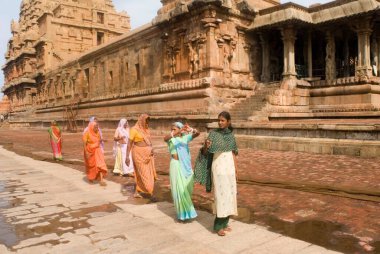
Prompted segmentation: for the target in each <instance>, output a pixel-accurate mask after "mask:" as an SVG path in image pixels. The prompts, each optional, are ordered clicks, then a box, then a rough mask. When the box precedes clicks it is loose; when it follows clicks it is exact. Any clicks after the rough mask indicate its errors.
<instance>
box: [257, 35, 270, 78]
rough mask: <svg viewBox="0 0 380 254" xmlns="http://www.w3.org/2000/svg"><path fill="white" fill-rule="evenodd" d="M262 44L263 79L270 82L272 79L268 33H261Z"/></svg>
mask: <svg viewBox="0 0 380 254" xmlns="http://www.w3.org/2000/svg"><path fill="white" fill-rule="evenodd" d="M259 36H260V44H261V48H262V54H261V57H262V63H261V77H260V79H261V81H263V82H268V81H269V80H270V70H269V54H270V51H269V42H268V35H267V34H264V33H261V34H260V35H259Z"/></svg>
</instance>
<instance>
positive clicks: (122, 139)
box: [113, 118, 134, 177]
mask: <svg viewBox="0 0 380 254" xmlns="http://www.w3.org/2000/svg"><path fill="white" fill-rule="evenodd" d="M128 140H129V125H128V121H127V119H125V118H123V119H121V120H120V122H119V125H118V127H117V129H116V131H115V135H114V146H113V154H114V157H115V167H114V169H113V173H114V174H116V175H122V176H131V177H132V176H134V167H133V163H130V164H129V166H127V164H125V159H126V153H127V146H128ZM129 157H130V161H132V155H130V156H129Z"/></svg>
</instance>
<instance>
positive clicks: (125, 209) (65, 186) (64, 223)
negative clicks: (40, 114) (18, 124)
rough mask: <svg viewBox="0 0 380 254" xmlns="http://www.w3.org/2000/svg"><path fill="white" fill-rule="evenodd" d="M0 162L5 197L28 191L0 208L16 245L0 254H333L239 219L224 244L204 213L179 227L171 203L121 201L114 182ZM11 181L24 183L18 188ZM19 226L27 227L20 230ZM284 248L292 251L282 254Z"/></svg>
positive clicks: (3, 154)
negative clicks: (302, 253) (304, 253)
mask: <svg viewBox="0 0 380 254" xmlns="http://www.w3.org/2000/svg"><path fill="white" fill-rule="evenodd" d="M0 163H1V169H0V170H1V174H0V183H2V185H3V186H2V187H3V188H4V190H5V191H8V192H10V193H15V192H17V193H18V192H20V193H23V191H22V190H24V191H25V192H28V193H27V194H25V195H23V196H22V200H20V201H19V203H17V204H15V206H14V207H11V206H8V207H7V206H5V207H2V208H0V217H2V216H3V217H4V216H6V215H10V214H11V216H10V217H7V218H6V222H5V223H7V224H9V225H11V226H12V227H13V231H12V232H9V235H12V234H13V235H14V237H15V238H16V240H17V241H16V242H15V243H14V244H12V245H10V246H7V247H8V248H7V247H5V246H4V245H1V244H0V253H28V254H33V253H36V254H37V253H38V254H40V253H202V254H203V253H254V252H252V251H253V250H254V249H255V248H264V249H265V250H268V251H270V250H272V249H271V243H273V247H274V248H275V249H276V251H277V252H272V253H298V250H301V249H302V250H303V249H305V250H306V249H307V248H308V247H310V246H312V247H313V249H312V251H314V250H315V251H318V253H334V252H331V251H329V250H327V249H325V248H323V247H319V246H314V245H311V244H310V243H307V242H303V241H299V240H296V239H292V238H289V237H285V236H281V235H280V234H277V233H273V232H270V231H268V230H267V229H266V228H265V227H262V226H258V225H254V224H245V223H242V222H239V221H235V220H232V222H231V226H232V227H233V228H234V231H233V232H231V233H230V234H228V235H227V236H226V237H223V238H222V237H219V236H217V235H216V234H214V233H212V232H211V228H212V221H213V216H212V215H211V214H209V213H207V212H203V211H199V217H198V218H197V219H196V220H194V221H192V222H190V223H186V224H182V223H177V222H176V220H175V219H174V218H175V217H174V207H173V205H172V204H170V203H167V202H160V203H149V204H144V203H142V202H140V203H139V202H136V201H134V200H133V198H131V197H130V196H129V195H127V196H126V195H124V194H123V193H122V192H121V191H120V185H119V184H117V183H114V182H109V181H108V186H107V187H100V186H98V185H89V184H88V183H86V182H85V181H83V179H82V178H83V174H82V173H81V172H79V171H75V170H73V169H71V168H67V167H65V166H62V165H58V164H51V163H48V162H42V161H36V160H33V159H31V158H27V157H22V156H18V155H16V154H14V153H12V152H9V151H6V150H5V149H3V148H0ZM16 164H17V166H18V168H19V169H22V170H23V171H26V172H31V173H32V172H33V173H35V174H22V175H19V174H18V172H19V170H18V169H15V167H13V166H14V165H16ZM9 166H10V167H9ZM57 172H59V173H57ZM36 176H37V177H36ZM37 179H38V181H39V182H38V184H36V182H35V181H36V180H37ZM12 182H17V183H18V184H19V185H20V184H22V187H21V189H20V187H18V186H17V185H16V186H12V184H11V183H12ZM57 185H58V186H59V188H57ZM41 186H43V188H42V187H41ZM36 190H38V191H36ZM11 197H12V198H15V196H11ZM0 199H1V197H0ZM65 200H71V201H72V202H71V203H65ZM74 201H75V202H74ZM80 204H82V205H83V206H82V207H81V206H80ZM18 211H27V212H29V214H30V215H34V216H37V218H39V219H41V220H39V221H38V222H27V221H26V220H24V219H23V218H22V217H21V218H20V217H19V216H18V215H17V214H13V215H12V213H17V212H18ZM19 221H24V223H23V224H16V223H17V222H19ZM163 221H164V223H163ZM190 232H191V233H190ZM278 239H281V241H279V240H278ZM283 244H284V245H287V246H292V247H288V248H287V249H286V250H285V249H284V251H283V252H282V251H281V249H282V247H283V246H282V245H283ZM260 246H261V247H260ZM278 251H279V252H278ZM255 253H256V252H255ZM268 253H269V252H268ZM335 253H337V252H335Z"/></svg>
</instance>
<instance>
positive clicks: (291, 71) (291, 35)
mask: <svg viewBox="0 0 380 254" xmlns="http://www.w3.org/2000/svg"><path fill="white" fill-rule="evenodd" d="M281 35H282V41H283V44H284V72H283V73H282V76H283V78H284V79H288V78H296V76H297V73H296V64H295V51H294V43H295V41H296V31H295V30H294V28H293V27H292V26H287V27H284V28H282V29H281Z"/></svg>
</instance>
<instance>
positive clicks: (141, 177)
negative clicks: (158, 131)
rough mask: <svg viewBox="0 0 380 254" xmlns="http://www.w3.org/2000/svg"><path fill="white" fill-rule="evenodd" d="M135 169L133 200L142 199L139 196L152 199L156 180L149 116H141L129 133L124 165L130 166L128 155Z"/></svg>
mask: <svg viewBox="0 0 380 254" xmlns="http://www.w3.org/2000/svg"><path fill="white" fill-rule="evenodd" d="M131 152H132V159H133V164H134V168H135V181H136V191H135V194H134V195H133V196H134V197H135V198H142V196H141V194H146V195H148V196H150V197H153V190H154V181H155V180H156V179H157V175H156V168H155V165H154V156H153V147H152V140H151V136H150V131H149V116H148V115H147V114H142V115H141V116H140V117H139V119H138V120H137V123H136V124H135V126H133V127H132V128H131V130H130V131H129V142H128V147H127V153H126V158H125V164H127V166H130V165H131V163H132V162H131V159H130V157H129V156H130V153H131Z"/></svg>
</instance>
